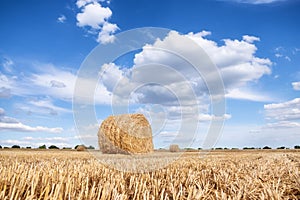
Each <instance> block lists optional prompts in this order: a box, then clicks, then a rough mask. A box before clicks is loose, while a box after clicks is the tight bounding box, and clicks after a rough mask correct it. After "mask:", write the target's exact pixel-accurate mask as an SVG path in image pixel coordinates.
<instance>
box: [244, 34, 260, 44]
mask: <svg viewBox="0 0 300 200" xmlns="http://www.w3.org/2000/svg"><path fill="white" fill-rule="evenodd" d="M243 40H244V41H245V42H248V43H253V42H255V41H260V39H259V38H258V37H254V36H249V35H244V36H243Z"/></svg>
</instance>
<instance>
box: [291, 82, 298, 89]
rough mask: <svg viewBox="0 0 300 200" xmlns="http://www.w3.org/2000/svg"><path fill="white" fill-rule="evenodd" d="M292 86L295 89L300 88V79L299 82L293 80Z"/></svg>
mask: <svg viewBox="0 0 300 200" xmlns="http://www.w3.org/2000/svg"><path fill="white" fill-rule="evenodd" d="M292 86H293V88H294V90H300V81H299V82H293V83H292Z"/></svg>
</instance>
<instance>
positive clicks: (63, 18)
mask: <svg viewBox="0 0 300 200" xmlns="http://www.w3.org/2000/svg"><path fill="white" fill-rule="evenodd" d="M66 20H67V18H66V16H65V15H60V16H59V17H58V18H57V22H59V23H65V21H66Z"/></svg>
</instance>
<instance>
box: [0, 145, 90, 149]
mask: <svg viewBox="0 0 300 200" xmlns="http://www.w3.org/2000/svg"><path fill="white" fill-rule="evenodd" d="M78 146H84V148H85V149H95V147H93V146H92V145H90V146H85V145H76V146H75V147H74V149H77V147H78ZM2 148H4V149H8V148H9V147H2V146H1V145H0V149H2ZM10 148H11V149H21V146H20V145H12V146H11V147H10ZM22 148H25V149H32V147H30V146H27V147H22ZM37 149H60V148H59V147H58V146H56V145H50V146H49V147H48V148H47V146H46V145H45V144H44V145H41V146H39V147H37ZM62 149H72V147H63V148H62Z"/></svg>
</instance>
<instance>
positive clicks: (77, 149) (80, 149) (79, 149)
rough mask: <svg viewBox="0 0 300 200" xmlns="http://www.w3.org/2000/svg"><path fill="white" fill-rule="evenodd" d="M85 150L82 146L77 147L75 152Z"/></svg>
mask: <svg viewBox="0 0 300 200" xmlns="http://www.w3.org/2000/svg"><path fill="white" fill-rule="evenodd" d="M85 150H86V147H85V146H84V145H78V146H77V147H76V151H85Z"/></svg>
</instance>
